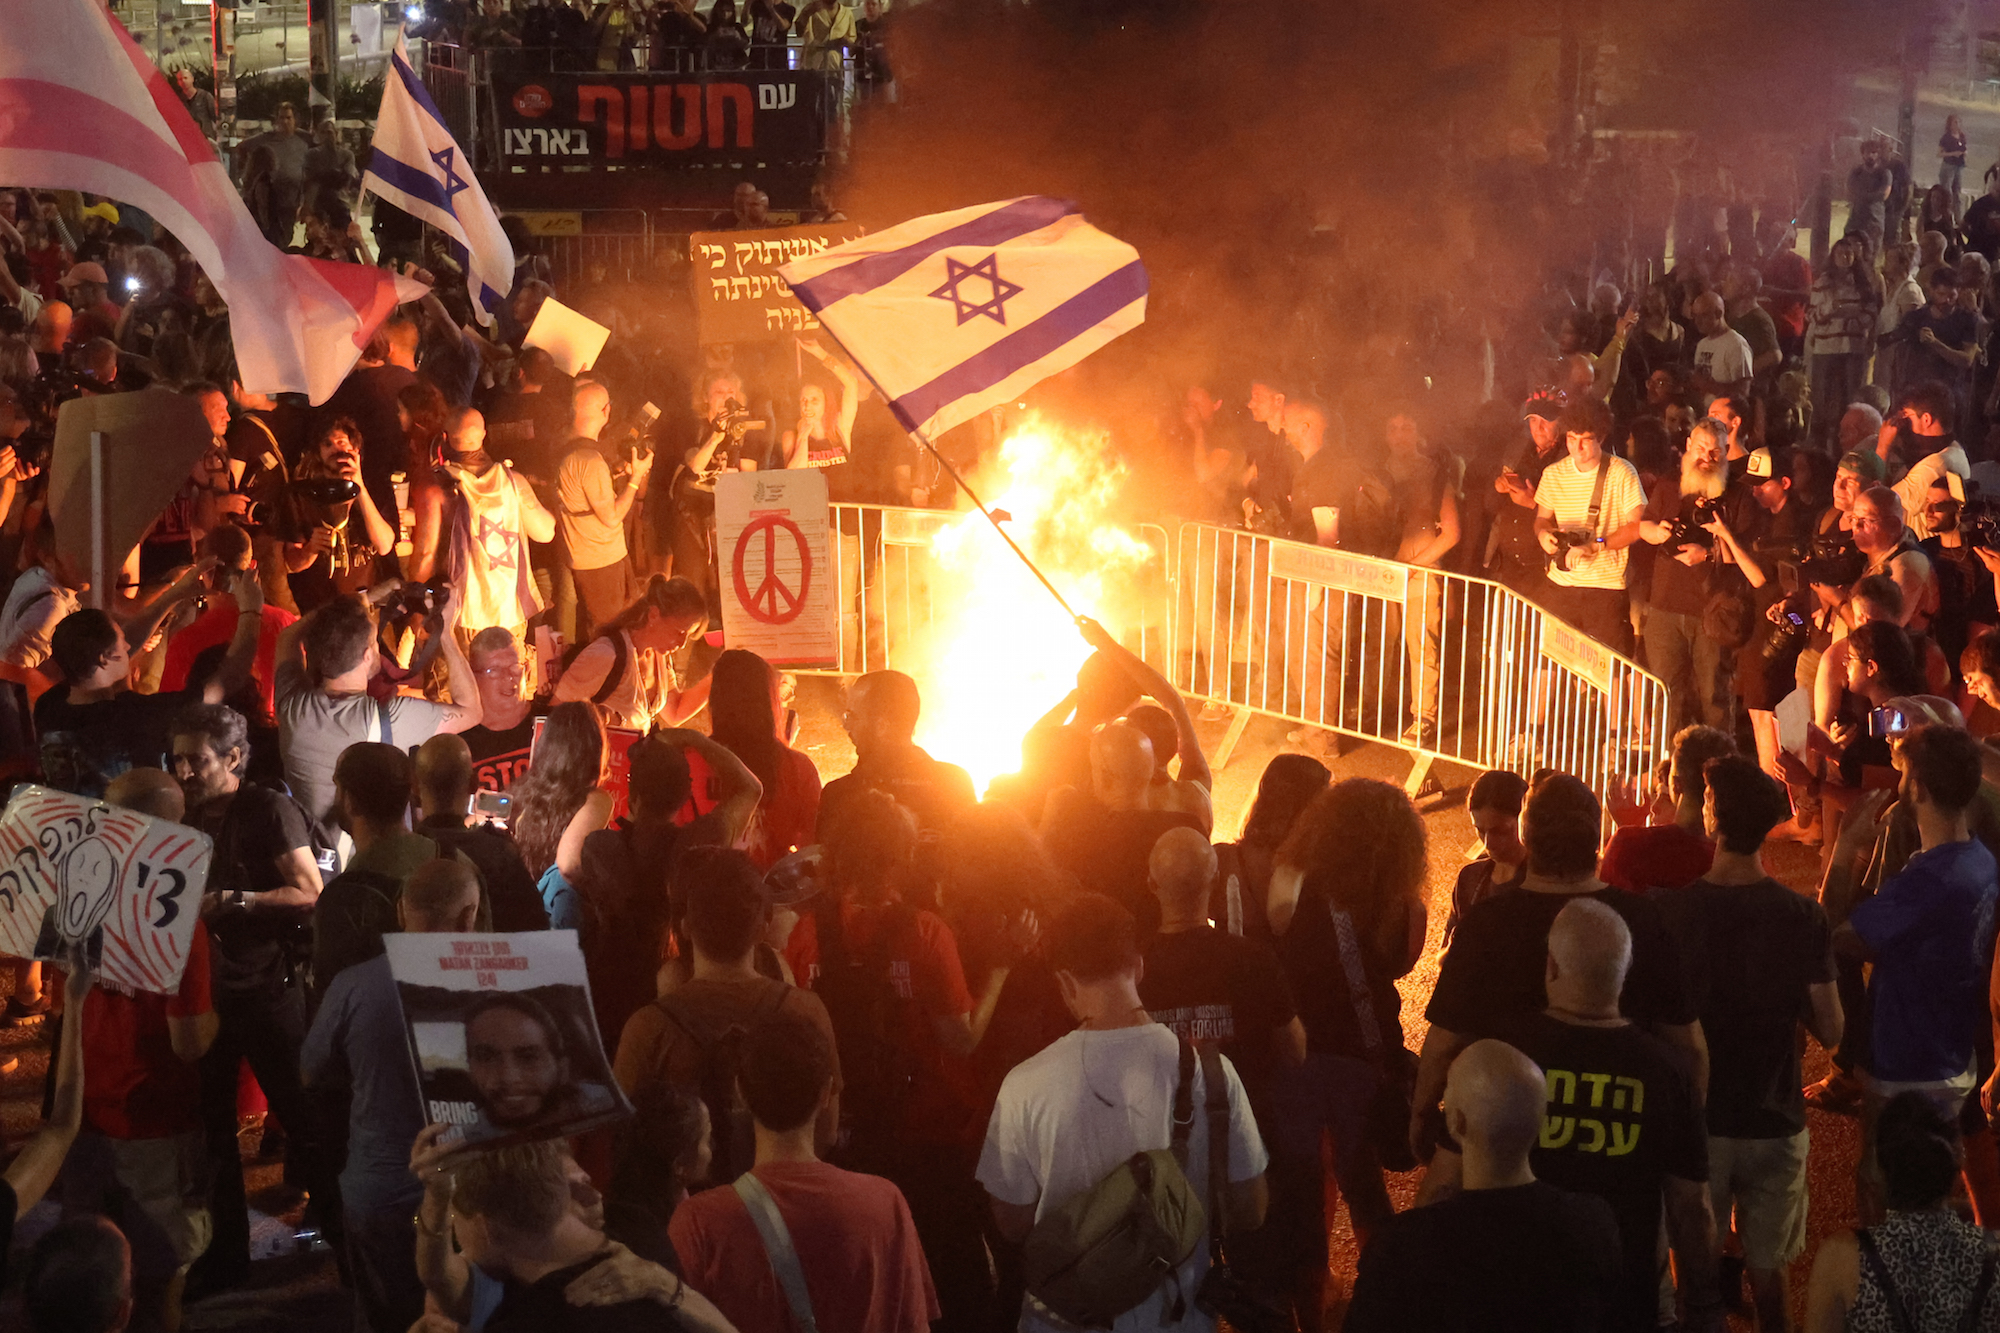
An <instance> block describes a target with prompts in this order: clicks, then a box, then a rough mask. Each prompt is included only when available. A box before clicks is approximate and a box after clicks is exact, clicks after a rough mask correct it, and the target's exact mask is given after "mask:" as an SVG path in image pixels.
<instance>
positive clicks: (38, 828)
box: [0, 786, 213, 994]
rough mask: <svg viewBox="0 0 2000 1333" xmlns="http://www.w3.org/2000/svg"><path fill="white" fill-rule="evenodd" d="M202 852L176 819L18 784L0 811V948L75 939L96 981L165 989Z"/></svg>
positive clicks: (193, 904) (189, 918) (201, 882)
mask: <svg viewBox="0 0 2000 1333" xmlns="http://www.w3.org/2000/svg"><path fill="white" fill-rule="evenodd" d="M212 852H213V847H212V844H211V843H210V841H209V838H208V835H207V834H204V833H197V832H195V831H194V830H193V829H191V828H188V827H187V826H186V825H184V824H173V823H169V822H167V821H166V820H164V819H153V818H151V817H149V816H147V815H142V814H139V813H137V812H136V811H132V810H121V809H119V808H118V807H116V806H111V805H106V804H104V802H102V801H94V800H91V799H90V798H88V797H84V796H74V795H71V794H70V793H69V792H64V791H53V790H51V789H49V788H47V787H37V786H25V787H20V788H18V789H16V791H15V793H14V798H13V799H12V800H11V801H9V802H7V809H6V810H5V812H4V813H0V953H4V954H7V955H9V956H10V957H14V958H55V957H58V956H60V955H61V954H63V953H64V952H67V951H68V950H69V949H71V948H73V947H74V946H76V945H78V944H81V945H83V946H84V947H85V949H86V950H87V951H88V957H89V959H90V965H91V971H92V972H94V973H96V974H97V975H98V976H100V977H103V978H104V979H105V980H107V981H110V982H113V983H115V984H117V985H119V986H121V987H123V988H124V989H126V990H143V991H154V992H157V993H162V994H172V993H173V992H175V991H177V990H178V989H180V984H181V972H182V970H183V969H185V968H186V967H187V958H188V949H189V948H190V947H191V944H192V941H193V938H194V923H195V920H196V918H197V917H198V916H199V915H200V912H201V894H202V890H203V889H204V888H205V887H206V886H207V884H208V863H209V857H210V855H211V854H212Z"/></svg>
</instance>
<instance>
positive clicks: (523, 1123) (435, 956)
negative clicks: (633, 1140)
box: [382, 930, 632, 1148]
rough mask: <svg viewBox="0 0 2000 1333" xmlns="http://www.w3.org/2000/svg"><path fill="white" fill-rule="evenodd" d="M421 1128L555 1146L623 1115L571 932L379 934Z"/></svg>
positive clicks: (482, 1140) (476, 1141)
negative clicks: (399, 1010) (424, 1124)
mask: <svg viewBox="0 0 2000 1333" xmlns="http://www.w3.org/2000/svg"><path fill="white" fill-rule="evenodd" d="M382 947H383V950H384V951H385V952H386V953H387V954H388V956H389V974H390V975H391V976H393V977H394V978H395V979H396V995H397V998H398V999H399V1000H400V1001H401V1002H402V1006H403V1026H404V1030H405V1032H406V1034H407V1035H408V1037H409V1042H410V1058H411V1059H412V1060H413V1061H414V1062H415V1064H416V1067H417V1089H418V1093H419V1095H420V1096H422V1098H423V1103H424V1105H423V1111H424V1119H425V1120H427V1121H429V1122H430V1123H432V1124H447V1125H453V1126H456V1127H457V1129H458V1131H459V1132H458V1135H457V1136H456V1140H457V1142H460V1143H463V1144H467V1145H478V1146H482V1147H494V1148H500V1147H505V1146H507V1145H509V1144H514V1143H529V1142H533V1141H534V1140H537V1139H555V1138H567V1137H568V1136H570V1135H572V1134H580V1133H582V1132H583V1131H585V1130H587V1129H595V1128H596V1127H597V1126H599V1125H603V1124H608V1123H610V1122H611V1121H613V1120H618V1119H621V1118H623V1117H625V1116H628V1115H630V1114H632V1107H631V1104H630V1103H629V1102H627V1101H626V1100H625V1094H624V1093H623V1092H622V1091H621V1090H620V1089H619V1087H618V1080H617V1079H615V1078H613V1077H612V1074H611V1062H610V1061H609V1060H608V1059H606V1058H605V1055H604V1041H603V1039H602V1038H601V1037H600V1036H599V1035H598V1031H597V1019H596V1018H595V1017H594V1016H593V1013H592V1010H591V1007H590V981H589V978H588V977H587V976H586V974H585V972H584V966H583V950H582V949H581V948H579V947H578V945H577V939H576V932H575V931H573V930H537V931H530V932H527V933H524V934H519V935H384V936H383V937H382Z"/></svg>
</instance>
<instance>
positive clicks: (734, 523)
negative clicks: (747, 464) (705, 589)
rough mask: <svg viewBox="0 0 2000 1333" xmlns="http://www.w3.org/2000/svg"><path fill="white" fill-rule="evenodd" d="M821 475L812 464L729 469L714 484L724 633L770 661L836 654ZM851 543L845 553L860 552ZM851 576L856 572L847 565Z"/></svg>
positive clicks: (834, 594)
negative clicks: (775, 469)
mask: <svg viewBox="0 0 2000 1333" xmlns="http://www.w3.org/2000/svg"><path fill="white" fill-rule="evenodd" d="M826 506H827V500H826V478H825V477H824V476H822V475H821V474H820V473H819V472H817V471H815V470H812V469H809V468H787V469H785V470H783V471H779V472H726V473H724V474H723V475H722V477H721V478H720V479H718V480H717V481H716V483H715V549H716V551H717V553H718V559H719V564H720V567H721V574H722V636H723V642H724V643H725V644H726V645H727V646H729V647H731V648H747V649H749V650H750V651H751V652H753V653H756V654H757V655H758V656H760V657H762V658H764V659H765V660H766V661H768V662H770V663H771V664H772V665H774V666H832V665H833V664H834V663H835V662H836V661H838V660H839V656H840V616H839V614H838V612H837V610H836V607H837V605H838V603H837V598H838V596H839V589H838V588H836V587H835V584H836V582H837V580H838V577H839V575H838V574H837V573H836V571H835V569H834V565H833V550H832V538H831V535H830V534H829V533H828V531H827V507H826ZM859 548H860V543H859V542H856V543H855V546H854V549H852V550H850V551H849V552H848V553H847V559H849V560H851V561H854V562H855V563H856V564H859V562H860V561H861V560H862V559H863V558H864V555H863V553H862V551H861V550H860V549H859ZM846 573H847V574H848V577H849V578H850V579H851V578H854V577H855V576H856V575H857V574H858V570H850V571H846Z"/></svg>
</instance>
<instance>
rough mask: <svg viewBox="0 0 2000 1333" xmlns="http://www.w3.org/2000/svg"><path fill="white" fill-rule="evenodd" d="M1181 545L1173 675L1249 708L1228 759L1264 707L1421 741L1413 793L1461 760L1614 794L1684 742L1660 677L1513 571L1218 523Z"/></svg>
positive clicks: (1414, 747) (1184, 532)
mask: <svg viewBox="0 0 2000 1333" xmlns="http://www.w3.org/2000/svg"><path fill="white" fill-rule="evenodd" d="M1178 546H1179V550H1178V560H1177V563H1176V566H1175V571H1176V572H1175V584H1176V587H1175V590H1174V610H1173V615H1172V617H1171V622H1172V623H1171V634H1172V653H1171V659H1172V667H1173V670H1172V671H1171V672H1170V673H1169V679H1171V680H1172V681H1173V682H1174V684H1175V686H1176V687H1177V688H1179V689H1180V690H1182V691H1183V692H1184V693H1186V694H1188V695H1191V696H1195V697H1199V698H1205V699H1209V700H1213V701H1216V702H1219V703H1223V704H1227V705H1229V706H1231V707H1234V708H1236V709H1238V710H1240V711H1239V713H1238V717H1237V719H1236V725H1235V726H1234V727H1233V728H1232V731H1231V735H1230V739H1229V741H1228V742H1227V743H1226V744H1225V748H1224V752H1223V753H1222V754H1220V755H1218V756H1217V758H1216V763H1217V766H1218V767H1219V766H1220V765H1221V764H1222V763H1224V762H1226V761H1227V749H1228V748H1229V746H1233V744H1234V741H1235V739H1236V738H1237V737H1238V736H1240V735H1241V728H1242V726H1243V725H1244V724H1245V723H1246V722H1247V721H1248V718H1249V716H1250V715H1251V714H1253V713H1261V714H1264V715H1266V716H1270V717H1278V718H1285V719H1288V720H1290V721H1293V722H1297V723H1300V724H1302V725H1306V726H1314V727H1321V728H1324V729H1326V730H1328V731H1332V732H1339V733H1342V734H1344V735H1349V736H1358V737H1362V738H1364V739H1367V740H1372V741H1378V742H1381V743H1384V744H1389V745H1397V746H1401V747H1402V748H1404V749H1406V750H1409V751H1411V752H1412V753H1413V754H1414V755H1415V756H1416V759H1417V762H1416V765H1415V767H1414V768H1413V770H1412V772H1411V775H1410V780H1409V787H1410V790H1411V792H1412V794H1415V793H1416V792H1417V791H1418V790H1420V789H1422V788H1423V787H1424V785H1425V784H1426V783H1427V782H1428V780H1429V774H1430V767H1431V765H1432V763H1433V762H1434V761H1435V760H1437V759H1439V758H1444V759H1450V760H1454V761H1456V762H1459V763H1464V764H1471V765H1475V766H1477V767H1480V768H1507V769H1512V770H1513V771H1515V772H1518V773H1520V774H1522V775H1523V776H1527V775H1529V774H1531V773H1532V772H1534V770H1535V769H1537V768H1542V767H1549V768H1556V769H1560V770H1561V771H1563V772H1566V773H1573V774H1575V775H1576V776H1577V777H1579V778H1581V779H1583V781H1585V782H1586V783H1588V784H1589V785H1590V787H1591V788H1592V789H1593V790H1594V791H1596V792H1598V793H1599V794H1600V796H1603V795H1608V794H1609V793H1610V792H1612V791H1613V790H1616V789H1620V788H1629V787H1630V785H1631V784H1633V783H1634V782H1635V781H1638V780H1641V779H1643V778H1645V777H1646V776H1648V775H1650V773H1651V772H1652V771H1653V769H1654V768H1655V767H1656V766H1657V764H1658V763H1659V761H1660V760H1661V759H1662V758H1663V757H1664V756H1665V754H1666V753H1667V749H1668V746H1669V742H1670V739H1671V738H1670V736H1669V735H1668V731H1667V689H1666V686H1665V685H1664V684H1663V683H1662V682H1661V681H1660V680H1659V678H1658V677H1656V676H1653V675H1651V674H1650V673H1648V672H1647V671H1645V670H1644V669H1643V668H1642V667H1640V666H1639V665H1638V664H1637V663H1635V662H1633V661H1631V660H1629V659H1628V658H1625V657H1623V656H1620V655H1619V654H1617V653H1614V652H1612V651H1611V650H1610V649H1608V648H1606V647H1604V646H1603V645H1602V644H1599V643H1598V642H1596V641H1595V640H1593V639H1591V638H1590V637H1589V636H1588V635H1585V634H1584V633H1582V632H1581V631H1580V630H1577V629H1575V628H1573V627H1571V626H1569V625H1566V624H1564V623H1563V622H1561V621H1559V620H1557V619H1555V618H1554V617H1553V616H1550V615H1548V614H1546V613H1545V612H1543V611H1542V610H1541V609H1540V608H1539V607H1537V606H1535V605H1534V604H1533V603H1531V602H1529V601H1527V600H1526V599H1524V598H1522V597H1521V596H1519V595H1518V594H1516V593H1514V592H1512V591H1511V590H1509V589H1507V588H1505V587H1503V586H1501V585H1500V584H1497V583H1493V582H1491V581H1489V580H1486V579H1478V578H1470V577H1467V576H1465V575H1463V574H1453V573H1447V572H1444V571H1440V570H1432V569H1424V568H1420V567H1417V566H1413V565H1405V564H1400V563H1398V562H1396V561H1393V560H1379V559H1375V558H1373V557H1370V556H1363V555H1354V554H1351V553H1349V552H1346V551H1336V550H1329V549H1327V548H1325V547H1319V546H1312V545H1308V544H1305V543H1301V542H1290V541H1280V540H1278V539H1276V538H1272V537H1264V536H1259V535H1257V534H1255V533H1250V532H1244V531H1240V530H1237V529H1233V528H1222V527H1216V526H1213V525H1211V524H1206V523H1185V524H1183V525H1182V526H1181V530H1180V534H1179V542H1178ZM1425 724H1427V725H1425Z"/></svg>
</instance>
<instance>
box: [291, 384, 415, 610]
mask: <svg viewBox="0 0 2000 1333" xmlns="http://www.w3.org/2000/svg"><path fill="white" fill-rule="evenodd" d="M298 476H299V478H300V479H301V480H313V481H320V482H342V481H347V482H353V483H354V484H355V485H356V487H357V488H358V491H359V493H358V494H357V495H356V496H355V497H354V498H353V499H352V500H338V501H334V502H332V503H322V502H320V500H319V499H317V498H316V497H311V496H306V495H300V494H297V493H295V492H291V491H288V492H287V493H286V494H285V495H284V496H283V498H282V500H281V501H280V504H279V515H278V521H277V524H276V527H277V528H278V535H279V541H280V543H281V545H280V547H279V550H280V553H281V554H282V556H283V560H284V566H285V570H286V572H287V573H288V574H289V575H290V583H291V592H292V598H293V600H294V601H295V602H296V603H297V604H298V608H299V613H300V614H301V615H303V614H306V613H308V612H310V611H313V610H315V609H316V608H318V607H321V606H324V605H325V604H326V603H328V602H330V601H332V600H333V599H334V598H336V597H338V596H340V595H341V594H342V593H349V592H359V591H361V590H362V589H364V588H367V587H370V586H372V585H373V584H375V583H377V582H379V581H380V579H381V578H385V577H388V576H389V575H390V574H391V573H393V570H391V569H390V568H389V565H388V562H387V557H388V556H389V555H390V554H391V553H392V552H394V551H395V549H396V526H395V524H393V523H391V522H390V521H389V520H388V519H387V518H384V517H383V516H382V510H381V508H380V507H379V506H378V505H377V503H376V500H375V497H374V495H373V493H371V492H370V491H369V489H368V487H366V486H365V485H362V484H361V431H360V429H359V428H358V427H357V426H356V425H355V424H354V423H353V422H352V421H350V420H349V419H348V418H346V417H336V418H334V419H333V420H331V421H329V422H327V423H326V425H324V426H322V427H321V428H320V430H319V433H318V435H317V437H316V438H315V439H314V441H313V447H312V449H311V451H310V452H309V453H308V454H307V455H306V456H305V457H304V458H302V459H301V460H299V468H298Z"/></svg>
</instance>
